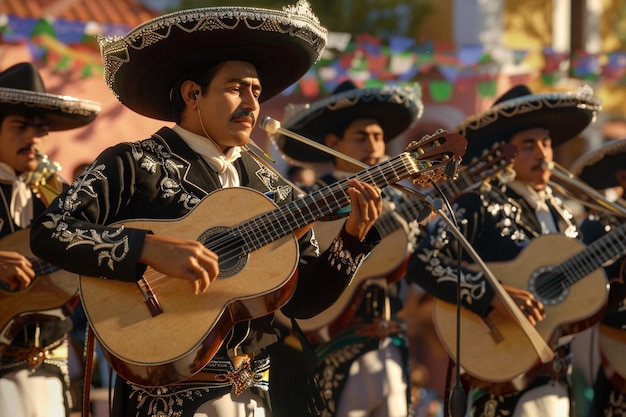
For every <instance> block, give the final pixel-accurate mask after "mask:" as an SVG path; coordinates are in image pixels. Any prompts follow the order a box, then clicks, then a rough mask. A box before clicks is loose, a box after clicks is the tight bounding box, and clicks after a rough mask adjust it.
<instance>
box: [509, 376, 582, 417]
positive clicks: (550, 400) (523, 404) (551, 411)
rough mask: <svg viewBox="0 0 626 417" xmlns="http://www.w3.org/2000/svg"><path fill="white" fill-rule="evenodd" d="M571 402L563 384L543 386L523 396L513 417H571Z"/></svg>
mask: <svg viewBox="0 0 626 417" xmlns="http://www.w3.org/2000/svg"><path fill="white" fill-rule="evenodd" d="M569 411H570V400H569V397H568V395H567V390H566V389H565V387H563V386H562V385H561V384H558V383H556V384H554V385H541V386H539V387H537V388H533V389H531V390H530V391H528V392H527V393H525V394H524V395H522V396H521V398H520V399H519V401H518V402H517V405H516V407H515V411H514V413H513V417H537V416H546V417H547V416H550V417H569Z"/></svg>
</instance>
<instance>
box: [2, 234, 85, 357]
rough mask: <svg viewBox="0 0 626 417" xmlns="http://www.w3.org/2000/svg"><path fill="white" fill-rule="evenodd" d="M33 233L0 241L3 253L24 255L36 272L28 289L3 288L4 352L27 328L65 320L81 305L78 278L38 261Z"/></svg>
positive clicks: (16, 235) (12, 236)
mask: <svg viewBox="0 0 626 417" xmlns="http://www.w3.org/2000/svg"><path fill="white" fill-rule="evenodd" d="M29 234H30V229H23V230H19V231H17V232H15V233H11V234H10V235H7V236H6V237H4V238H3V239H2V240H0V250H2V251H14V252H18V253H20V254H22V255H24V256H25V257H26V258H28V260H29V261H30V262H31V264H32V265H33V270H34V271H35V278H34V279H33V280H32V281H31V283H30V284H29V285H28V286H27V287H26V288H24V289H21V290H9V288H8V286H4V285H0V352H2V350H4V348H6V346H8V345H10V344H11V342H12V341H13V339H14V338H15V335H16V334H17V333H18V332H19V331H20V330H21V329H22V328H23V327H24V326H25V325H27V324H29V323H32V322H36V321H56V320H62V319H65V318H66V317H68V316H69V315H70V314H71V313H72V311H74V309H75V308H76V306H77V305H78V303H79V298H78V275H76V274H72V273H70V272H67V271H65V270H63V269H60V268H58V267H56V266H54V265H51V264H49V263H47V262H45V261H42V260H41V259H38V258H36V257H35V256H34V255H33V253H32V252H31V250H30V235H29Z"/></svg>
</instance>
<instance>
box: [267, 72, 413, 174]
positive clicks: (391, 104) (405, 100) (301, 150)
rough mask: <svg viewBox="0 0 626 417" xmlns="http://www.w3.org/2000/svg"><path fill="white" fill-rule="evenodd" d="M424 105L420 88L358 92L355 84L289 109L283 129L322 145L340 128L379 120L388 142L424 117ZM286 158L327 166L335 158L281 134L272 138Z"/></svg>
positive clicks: (386, 87) (291, 105) (347, 83)
mask: <svg viewBox="0 0 626 417" xmlns="http://www.w3.org/2000/svg"><path fill="white" fill-rule="evenodd" d="M423 112H424V105H423V103H422V100H421V89H420V87H419V84H416V83H413V84H411V85H406V86H402V87H400V86H383V87H376V88H358V87H357V86H356V85H355V84H354V83H352V82H351V81H346V82H344V83H342V84H340V85H339V86H338V87H337V88H336V89H335V91H334V92H333V93H332V94H331V95H330V96H328V97H325V98H323V99H321V100H318V101H316V102H314V103H310V104H297V105H296V104H290V105H287V107H286V108H285V116H284V120H283V122H282V127H283V128H284V129H286V130H289V131H292V132H295V133H297V134H299V135H301V136H304V137H306V138H308V139H311V140H314V141H316V142H318V143H322V144H323V143H324V139H325V136H326V134H328V133H330V132H333V130H334V129H335V127H336V126H340V125H344V126H345V125H346V123H348V122H351V121H353V120H356V119H374V120H376V121H377V122H378V123H379V124H380V126H381V128H382V129H383V132H384V134H385V141H387V142H388V141H390V140H391V139H394V138H396V137H398V135H400V133H402V132H404V131H405V130H406V129H408V128H409V127H410V126H411V125H412V124H414V123H415V122H416V121H417V120H419V118H420V117H421V116H422V113H423ZM270 139H271V140H272V141H273V142H274V144H275V145H276V146H277V148H278V149H279V150H280V152H281V153H282V154H283V156H284V157H285V158H286V159H288V160H290V161H291V162H293V163H299V164H307V163H317V162H327V161H331V160H332V159H333V156H332V155H329V154H327V153H325V152H322V151H319V150H316V149H314V148H312V147H310V146H308V145H306V144H303V143H301V142H299V141H297V140H295V139H292V138H289V137H287V136H285V135H282V134H280V133H277V134H273V135H270Z"/></svg>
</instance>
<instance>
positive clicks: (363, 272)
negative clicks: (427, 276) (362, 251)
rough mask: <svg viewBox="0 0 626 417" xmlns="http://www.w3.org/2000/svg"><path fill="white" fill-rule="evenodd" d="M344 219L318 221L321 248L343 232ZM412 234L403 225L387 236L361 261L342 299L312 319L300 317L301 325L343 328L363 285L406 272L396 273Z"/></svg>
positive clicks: (307, 329)
mask: <svg viewBox="0 0 626 417" xmlns="http://www.w3.org/2000/svg"><path fill="white" fill-rule="evenodd" d="M344 222H345V219H342V220H334V221H328V222H317V223H316V224H315V236H316V238H317V240H318V242H319V244H320V250H325V248H328V247H329V246H330V244H331V243H332V241H333V239H334V238H335V236H337V234H338V233H339V232H340V231H341V228H342V227H343V224H344ZM408 244H409V237H408V232H407V231H406V230H405V228H404V227H398V228H397V229H396V230H394V231H393V232H391V233H389V234H388V235H386V236H385V237H384V238H383V239H382V240H381V241H380V243H379V244H378V245H376V247H374V249H373V250H372V252H371V253H370V255H369V256H368V257H367V259H366V260H365V261H363V263H362V264H361V266H360V267H359V269H358V270H357V272H356V273H355V274H354V278H353V279H352V282H351V283H350V286H348V288H346V289H345V290H344V291H343V292H342V293H341V296H340V297H339V299H338V300H337V301H336V302H335V303H334V304H333V305H331V306H330V307H328V308H327V309H326V310H324V311H322V312H321V313H319V314H317V315H316V316H313V317H311V318H309V319H299V320H298V325H299V326H300V328H301V329H302V331H303V332H305V333H310V332H316V331H319V330H320V329H322V328H324V327H326V326H329V325H331V324H332V325H333V327H337V328H341V327H342V324H343V323H345V322H347V321H349V320H350V319H351V318H352V317H353V315H354V313H355V310H356V308H357V307H358V305H355V304H358V300H356V299H355V298H358V297H357V295H358V292H359V289H360V288H361V286H362V285H363V284H364V283H365V282H366V281H367V280H369V279H373V278H388V279H387V282H389V283H390V282H393V281H397V280H398V279H400V278H402V276H403V274H393V275H392V273H393V272H394V271H396V270H397V269H398V268H399V267H401V266H402V265H403V264H404V263H405V261H406V259H407V256H408V249H407V248H408Z"/></svg>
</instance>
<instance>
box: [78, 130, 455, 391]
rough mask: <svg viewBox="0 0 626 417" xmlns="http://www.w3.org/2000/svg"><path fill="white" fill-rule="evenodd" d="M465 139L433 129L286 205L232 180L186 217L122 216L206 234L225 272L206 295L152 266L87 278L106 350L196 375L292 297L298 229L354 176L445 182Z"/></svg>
mask: <svg viewBox="0 0 626 417" xmlns="http://www.w3.org/2000/svg"><path fill="white" fill-rule="evenodd" d="M466 143H467V141H466V140H465V138H463V137H462V136H460V135H457V134H451V133H447V132H443V133H441V134H438V135H432V136H428V137H424V138H423V139H422V140H421V141H420V142H418V143H412V144H411V145H409V147H408V148H407V150H406V152H404V153H402V154H400V155H399V156H397V157H394V158H391V159H389V160H387V161H384V162H382V163H380V164H378V165H375V166H372V167H371V168H368V169H366V170H364V171H361V172H359V173H357V174H354V175H353V176H351V177H350V178H346V179H345V180H343V181H340V182H338V183H335V184H332V185H331V186H328V187H325V188H322V189H320V190H318V191H315V192H313V193H310V194H307V195H306V196H304V197H303V198H301V199H298V200H295V201H293V202H291V203H288V204H285V205H282V206H280V207H276V205H275V204H274V203H273V202H272V201H271V200H269V199H268V198H267V197H266V196H265V195H263V194H261V193H260V192H257V191H254V190H251V189H246V188H226V189H220V190H217V191H214V192H212V193H211V194H209V195H208V196H207V197H206V198H205V199H204V200H202V201H201V202H200V203H199V204H198V205H197V206H196V207H195V208H194V209H193V210H192V211H191V212H189V213H188V215H186V216H185V217H183V218H181V219H176V220H135V221H125V222H121V223H119V224H117V226H120V227H130V228H141V229H149V230H152V231H154V232H155V233H157V234H163V235H172V236H178V237H181V238H184V239H192V240H197V241H200V242H202V243H203V244H204V245H205V246H206V247H207V248H209V249H210V250H212V251H214V252H216V253H217V254H218V256H219V264H220V274H219V276H218V277H217V279H216V280H215V281H214V282H212V283H211V286H210V289H209V290H208V291H207V292H206V293H204V294H200V295H193V293H192V289H191V286H190V285H189V283H188V282H185V281H183V280H179V279H171V278H170V277H167V276H164V275H163V274H160V273H159V272H157V271H155V270H153V269H151V268H148V269H147V270H146V272H145V274H144V275H143V277H142V278H141V279H140V280H139V281H138V282H136V283H129V282H124V281H117V280H105V279H102V278H100V277H88V276H81V277H80V280H79V287H80V295H81V299H82V302H83V305H84V307H85V312H86V314H87V318H88V320H89V322H90V324H91V326H92V328H93V330H94V334H95V335H96V337H97V339H98V341H99V342H100V344H101V346H102V348H103V351H104V355H105V356H106V357H107V359H108V361H109V363H110V364H111V366H112V367H113V368H114V369H115V370H116V371H117V372H118V373H119V374H120V375H121V376H123V377H124V378H125V379H127V380H129V381H132V382H134V383H137V384H140V385H144V386H160V385H166V384H172V383H176V382H179V381H182V380H184V379H187V378H189V377H190V376H192V375H194V374H195V373H197V372H198V371H200V370H201V369H202V368H203V367H204V366H205V365H206V364H207V363H208V362H209V361H210V360H211V358H212V357H213V356H214V355H215V354H216V353H217V351H218V350H219V348H220V346H221V345H222V343H223V341H224V339H225V337H226V336H227V335H228V333H229V331H230V329H231V328H232V327H233V326H234V325H235V324H236V323H238V322H241V321H245V320H251V319H254V318H258V317H262V316H265V315H267V314H270V313H272V312H273V311H275V310H277V309H278V308H280V307H281V306H283V305H284V304H285V303H286V302H287V301H288V300H289V298H290V297H291V295H292V294H293V291H294V289H295V285H296V280H295V278H294V277H295V273H296V270H297V265H298V251H299V248H298V241H297V238H296V236H295V234H294V233H295V232H296V231H297V230H299V229H302V228H303V227H305V226H308V225H310V224H312V223H313V222H315V221H316V220H318V219H319V218H322V217H324V216H328V215H330V214H332V213H334V212H336V211H337V210H339V209H340V208H342V207H345V206H346V205H348V204H349V200H350V198H349V194H348V188H349V183H348V181H349V180H350V179H353V178H354V179H358V180H361V181H363V182H367V183H370V184H373V185H376V186H378V187H384V186H386V185H389V184H390V183H393V182H397V181H400V180H401V179H404V178H409V177H410V178H412V180H413V181H416V182H418V183H420V184H426V183H429V182H430V181H440V180H442V179H445V178H447V174H446V170H448V171H450V168H449V167H450V165H451V164H457V165H456V166H458V160H459V158H460V156H461V155H463V153H464V152H465V146H466ZM233 208H236V209H235V210H234V209H233ZM212 220H216V221H220V222H221V223H219V224H211V221H212Z"/></svg>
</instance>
